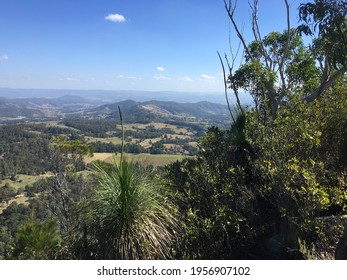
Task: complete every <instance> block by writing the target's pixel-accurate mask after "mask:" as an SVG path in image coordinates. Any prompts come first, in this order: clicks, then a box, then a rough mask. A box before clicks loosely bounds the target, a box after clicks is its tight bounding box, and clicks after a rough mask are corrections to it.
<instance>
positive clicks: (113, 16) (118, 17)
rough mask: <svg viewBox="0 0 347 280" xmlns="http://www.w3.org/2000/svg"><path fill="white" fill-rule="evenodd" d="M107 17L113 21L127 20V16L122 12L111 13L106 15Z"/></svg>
mask: <svg viewBox="0 0 347 280" xmlns="http://www.w3.org/2000/svg"><path fill="white" fill-rule="evenodd" d="M105 19H106V20H109V21H112V22H126V19H125V17H124V16H123V15H120V14H109V15H108V16H106V17H105Z"/></svg>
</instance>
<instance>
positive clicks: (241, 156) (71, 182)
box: [0, 0, 347, 259]
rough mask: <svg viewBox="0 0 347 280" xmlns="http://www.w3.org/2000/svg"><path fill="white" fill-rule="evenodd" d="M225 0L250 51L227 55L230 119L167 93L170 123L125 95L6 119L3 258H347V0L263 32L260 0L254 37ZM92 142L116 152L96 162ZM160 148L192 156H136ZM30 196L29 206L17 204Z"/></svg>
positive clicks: (2, 131) (0, 226)
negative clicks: (45, 118)
mask: <svg viewBox="0 0 347 280" xmlns="http://www.w3.org/2000/svg"><path fill="white" fill-rule="evenodd" d="M284 3H285V7H286V11H287V15H288V19H289V11H290V9H289V4H288V1H287V0H285V1H284ZM224 4H225V8H226V12H227V15H228V16H229V18H230V20H231V23H232V26H233V27H234V30H235V32H236V35H237V36H238V38H239V39H240V46H241V47H243V49H244V52H243V55H244V56H243V57H242V61H243V63H242V64H241V66H240V67H239V68H237V69H235V68H234V65H235V61H236V57H235V55H234V54H233V53H232V56H231V58H232V59H231V60H230V58H228V56H225V57H224V58H222V56H221V55H220V56H219V57H220V61H221V65H222V69H223V71H224V74H225V96H226V101H227V103H228V105H229V107H228V108H229V113H230V120H231V121H230V122H229V123H228V125H227V126H221V125H219V123H215V124H214V125H210V126H209V128H206V124H207V123H204V124H203V125H199V123H197V122H193V121H192V118H191V117H187V116H182V115H180V114H181V113H182V112H183V111H184V110H186V108H180V105H178V104H176V103H171V104H169V105H167V104H160V102H157V103H155V104H156V106H159V105H161V106H162V107H161V108H165V120H166V123H162V122H161V123H159V122H158V121H159V120H160V121H162V120H163V118H159V115H158V114H157V115H155V117H154V116H153V114H150V113H149V111H148V108H150V109H151V110H154V109H155V110H158V108H157V107H155V106H154V105H153V104H154V103H153V102H152V103H150V104H149V103H148V104H141V106H142V107H141V106H140V104H137V103H136V102H130V103H129V104H128V105H126V103H122V104H123V105H124V107H125V110H124V111H125V114H124V116H125V119H127V121H128V122H129V124H128V125H124V124H123V120H122V116H121V115H120V116H121V126H120V127H119V128H118V127H117V128H116V125H115V124H114V123H115V121H114V120H115V119H116V116H117V118H118V114H119V113H120V110H119V111H118V107H115V106H116V105H115V104H113V105H112V104H111V105H110V106H104V107H100V108H99V110H100V114H102V115H103V116H106V118H105V119H104V118H98V119H96V118H93V117H92V115H88V114H86V115H85V116H84V118H66V119H64V120H62V122H61V123H60V124H59V125H58V126H56V125H53V126H52V125H47V124H42V123H41V124H33V123H31V124H18V125H13V124H12V125H10V124H8V125H1V126H0V180H1V181H2V182H1V184H0V202H2V204H1V207H2V208H1V210H2V213H1V214H0V259H167V258H170V259H312V258H315V259H328V258H333V257H334V251H335V248H336V246H337V244H338V246H337V247H338V250H337V251H336V257H337V258H344V256H346V255H347V254H346V252H345V247H346V246H344V245H345V244H346V238H347V237H346V229H347V227H345V224H346V211H347V177H346V174H347V161H346V159H347V149H346V147H347V77H346V72H347V65H346V61H347V60H346V54H347V51H346V41H347V38H346V34H347V32H346V28H347V25H346V23H347V20H346V10H347V7H346V3H345V2H344V1H331V0H315V1H311V2H307V3H305V4H301V5H300V8H299V17H300V19H301V22H300V24H301V25H300V26H299V27H298V28H293V27H291V26H290V22H289V20H288V22H287V29H286V30H285V31H284V32H277V31H274V32H271V33H269V34H267V35H266V36H264V37H261V36H260V31H259V27H258V22H257V19H258V17H257V11H258V7H257V5H258V1H257V0H255V1H254V2H253V5H251V9H252V24H253V28H252V31H253V34H254V38H253V40H250V42H249V43H248V42H247V41H246V38H245V37H244V36H243V34H242V33H241V32H240V29H239V27H238V25H237V23H236V21H235V17H234V15H235V13H236V6H235V5H234V2H233V1H231V0H229V1H226V0H224ZM303 34H306V35H308V36H313V37H314V39H312V41H311V43H310V44H309V46H308V45H306V44H305V43H304V40H303V37H302V36H303ZM225 66H227V67H225ZM240 91H247V92H249V93H250V94H251V96H252V97H253V100H254V107H251V108H245V107H243V106H242V104H241V103H240V102H239V98H238V94H239V92H240ZM230 93H231V94H233V95H235V100H236V105H235V108H232V107H231V106H230V104H229V94H230ZM139 106H140V107H139ZM144 106H145V107H144ZM146 106H147V107H146ZM153 106H154V107H153ZM165 106H166V107H165ZM201 106H203V107H204V106H206V104H198V105H197V107H196V108H195V110H197V111H199V110H200V109H201V108H202V107H201ZM114 107H115V108H114ZM146 108H147V109H146ZM199 108H200V109H199ZM173 111H177V112H178V115H179V117H177V118H173V117H172V114H173ZM88 116H89V117H88ZM140 116H142V123H141V124H140V123H135V122H133V121H134V120H135V119H136V118H139V117H140ZM150 121H156V123H154V122H153V123H148V122H150ZM210 124H211V123H210ZM205 128H206V129H205ZM93 150H94V152H99V153H110V154H107V155H111V154H112V155H113V157H108V159H106V160H100V159H101V157H99V158H98V157H96V161H95V162H94V163H93V162H91V163H90V161H89V160H88V161H89V162H88V164H86V158H88V159H90V158H91V154H92V152H93ZM117 152H118V153H119V155H115V153H117ZM125 152H127V153H132V154H125ZM143 152H146V154H143ZM150 154H151V156H152V157H153V158H157V160H158V161H159V160H163V161H165V163H167V162H166V161H168V160H169V158H172V157H175V159H179V160H177V161H175V162H173V163H172V162H171V163H170V164H166V166H164V167H163V166H157V164H154V163H152V162H150V163H149V164H144V163H143V162H135V161H132V160H131V159H135V158H137V159H139V158H141V159H143V158H144V157H145V156H146V157H148V156H149V155H150ZM169 154H170V155H169ZM185 155H194V156H188V157H184V156H185ZM110 158H111V159H112V160H111V159H110ZM22 174H27V175H30V178H31V179H32V181H29V179H28V180H27V181H26V183H24V182H23V180H25V178H26V177H21V176H22ZM43 174H45V176H43ZM39 175H41V177H39ZM35 176H37V177H36V179H35V180H34V179H33V177H35ZM20 180H22V182H21V185H20V187H19V181H20ZM19 194H21V195H22V194H25V196H26V197H25V199H26V204H18V203H17V202H16V201H15V202H12V203H10V201H12V200H13V199H15V198H16V196H18V195H19ZM344 227H345V229H344ZM343 232H344V235H343ZM341 236H343V237H342V239H341V240H340V241H339V238H340V237H341Z"/></svg>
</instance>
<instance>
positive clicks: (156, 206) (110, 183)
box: [89, 113, 179, 259]
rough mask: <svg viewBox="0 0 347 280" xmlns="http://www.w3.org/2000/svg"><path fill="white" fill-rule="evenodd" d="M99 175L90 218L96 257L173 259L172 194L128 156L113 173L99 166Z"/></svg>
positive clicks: (174, 221) (115, 165)
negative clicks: (171, 256) (92, 226)
mask: <svg viewBox="0 0 347 280" xmlns="http://www.w3.org/2000/svg"><path fill="white" fill-rule="evenodd" d="M120 116H121V113H120ZM121 121H122V116H121ZM123 131H124V130H123ZM123 143H124V141H123ZM95 172H96V175H97V178H98V187H97V188H96V189H95V192H94V195H93V198H92V202H91V208H90V212H89V214H90V218H92V220H93V224H94V225H95V227H94V237H95V240H94V241H95V245H96V246H95V247H94V248H96V254H97V256H96V257H97V258H102V259H158V258H160V259H165V258H169V257H170V252H171V249H172V246H173V244H174V241H175V239H176V236H177V232H178V230H179V226H178V211H177V208H176V206H175V203H174V202H173V197H172V194H171V193H170V191H169V189H167V188H166V187H164V186H162V185H161V184H159V183H158V182H157V181H156V180H155V179H153V176H151V175H152V174H151V172H149V171H148V170H146V171H144V170H143V168H142V167H141V166H140V165H139V164H136V163H134V162H129V161H128V160H127V159H126V157H125V156H124V153H123V152H122V154H121V159H120V162H119V163H118V162H117V161H116V159H115V160H114V163H113V168H112V171H111V172H110V170H105V169H104V168H102V167H100V166H96V168H95Z"/></svg>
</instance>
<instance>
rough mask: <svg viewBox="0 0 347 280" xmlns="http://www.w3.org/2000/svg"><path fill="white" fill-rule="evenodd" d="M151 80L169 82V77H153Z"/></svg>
mask: <svg viewBox="0 0 347 280" xmlns="http://www.w3.org/2000/svg"><path fill="white" fill-rule="evenodd" d="M153 79H154V80H157V81H168V80H171V78H170V77H165V76H154V77H153Z"/></svg>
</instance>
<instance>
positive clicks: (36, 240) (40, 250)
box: [12, 218, 61, 260]
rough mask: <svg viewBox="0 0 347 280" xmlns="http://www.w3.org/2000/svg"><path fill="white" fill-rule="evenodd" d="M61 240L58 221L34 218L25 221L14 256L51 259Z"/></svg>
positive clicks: (30, 258) (19, 233)
mask: <svg viewBox="0 0 347 280" xmlns="http://www.w3.org/2000/svg"><path fill="white" fill-rule="evenodd" d="M60 241H61V237H60V235H59V229H58V227H57V224H56V222H54V221H45V222H42V223H41V222H38V221H35V219H34V218H31V219H30V220H29V221H27V222H26V223H24V224H23V225H22V226H21V227H20V229H19V231H18V233H17V235H16V241H15V248H14V251H13V256H12V257H13V258H15V259H26V260H28V259H29V260H46V259H51V258H52V256H53V252H54V250H55V249H56V247H57V246H58V244H59V242H60Z"/></svg>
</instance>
